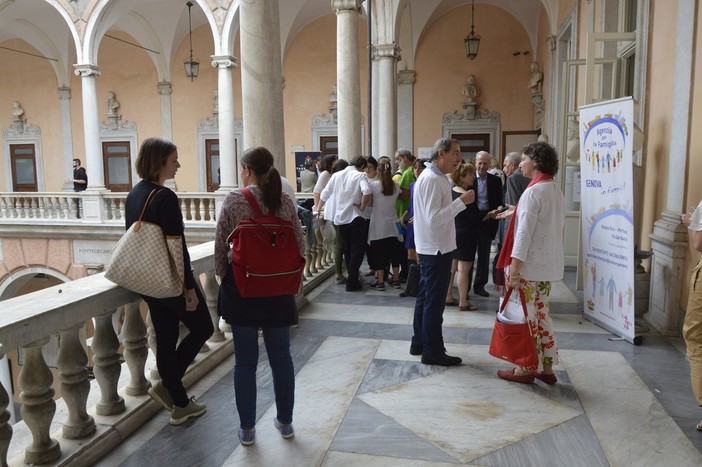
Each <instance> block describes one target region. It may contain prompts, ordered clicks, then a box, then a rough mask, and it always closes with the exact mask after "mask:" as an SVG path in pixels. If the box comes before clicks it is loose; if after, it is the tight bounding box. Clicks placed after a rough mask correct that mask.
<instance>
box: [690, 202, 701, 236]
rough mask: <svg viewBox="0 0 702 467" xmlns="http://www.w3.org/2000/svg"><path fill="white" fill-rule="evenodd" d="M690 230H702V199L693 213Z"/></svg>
mask: <svg viewBox="0 0 702 467" xmlns="http://www.w3.org/2000/svg"><path fill="white" fill-rule="evenodd" d="M688 229H690V230H695V231H700V230H702V201H700V204H698V205H697V207H696V208H695V210H694V211H692V215H691V216H690V227H688Z"/></svg>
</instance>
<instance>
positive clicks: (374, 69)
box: [370, 47, 381, 159]
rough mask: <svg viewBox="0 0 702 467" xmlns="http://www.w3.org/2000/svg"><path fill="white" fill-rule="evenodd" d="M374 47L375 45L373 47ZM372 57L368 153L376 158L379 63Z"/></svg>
mask: <svg viewBox="0 0 702 467" xmlns="http://www.w3.org/2000/svg"><path fill="white" fill-rule="evenodd" d="M374 49H375V47H374ZM373 58H374V60H372V61H371V70H372V73H373V86H372V90H371V96H372V97H371V99H372V101H371V102H373V106H372V108H371V112H372V113H371V117H372V118H371V126H372V128H371V132H372V135H373V139H372V140H371V152H370V153H371V155H373V157H375V158H376V159H377V158H378V157H379V156H381V154H379V153H378V151H379V146H378V133H379V131H380V130H379V127H378V125H379V123H378V122H379V121H380V115H379V112H378V99H379V97H378V96H379V92H378V87H379V85H378V68H379V64H378V60H375V53H374V54H373Z"/></svg>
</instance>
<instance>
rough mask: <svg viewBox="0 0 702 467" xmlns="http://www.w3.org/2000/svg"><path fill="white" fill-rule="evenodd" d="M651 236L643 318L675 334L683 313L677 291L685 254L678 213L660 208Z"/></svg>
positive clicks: (684, 232) (683, 280)
mask: <svg viewBox="0 0 702 467" xmlns="http://www.w3.org/2000/svg"><path fill="white" fill-rule="evenodd" d="M649 238H650V239H651V242H652V243H651V250H652V251H653V258H652V260H651V292H650V298H649V308H648V311H647V312H646V313H645V314H644V318H645V319H646V321H647V322H648V323H650V324H651V325H652V326H653V327H654V328H655V329H656V330H658V331H659V332H660V333H661V334H663V335H664V336H679V335H680V332H681V327H682V318H683V314H682V313H681V311H682V310H681V309H680V292H681V290H682V284H686V283H687V278H685V277H682V273H683V269H684V267H685V257H686V254H687V229H686V228H685V227H684V226H683V225H682V223H681V222H680V214H679V213H675V212H671V211H664V212H663V213H661V219H659V220H658V221H656V223H655V224H654V227H653V233H652V234H651V235H649Z"/></svg>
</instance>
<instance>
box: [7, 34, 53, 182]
mask: <svg viewBox="0 0 702 467" xmlns="http://www.w3.org/2000/svg"><path fill="white" fill-rule="evenodd" d="M0 45H2V46H3V47H7V48H10V49H15V50H22V51H25V52H29V53H32V54H37V55H41V54H40V52H39V51H38V50H36V49H35V48H34V47H32V46H31V45H29V44H28V43H27V42H25V41H23V40H21V39H12V40H7V41H3V42H2V43H0ZM0 59H2V60H3V61H4V62H5V63H8V64H11V66H3V67H0V83H2V85H1V86H0V126H2V128H5V127H8V126H11V125H12V102H13V101H18V102H19V103H20V104H21V105H22V108H23V109H24V115H22V118H23V119H26V120H27V124H30V125H36V126H38V127H39V128H40V129H41V139H42V148H43V158H44V167H36V170H37V172H39V171H43V174H44V183H45V186H44V190H45V191H60V190H61V187H62V186H63V182H64V177H63V173H64V170H63V159H62V154H61V152H62V151H61V148H62V145H61V144H60V141H61V131H62V129H61V126H60V125H59V124H58V117H57V116H58V115H59V112H60V110H59V100H58V95H57V93H56V92H57V91H56V90H57V87H58V84H57V80H56V74H55V73H54V69H53V67H52V66H51V64H50V63H49V61H48V60H46V59H44V58H39V57H33V56H29V55H25V54H21V53H18V52H12V51H9V50H4V49H0ZM3 157H4V155H3ZM6 178H8V177H7V174H6V162H5V161H3V163H2V164H0V191H12V184H11V183H10V184H9V186H8V184H7V182H6Z"/></svg>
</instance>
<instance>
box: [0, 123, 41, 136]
mask: <svg viewBox="0 0 702 467" xmlns="http://www.w3.org/2000/svg"><path fill="white" fill-rule="evenodd" d="M2 134H3V136H4V137H5V139H9V138H19V137H22V138H26V137H31V136H40V135H41V129H40V128H39V127H38V126H36V125H31V124H30V125H27V123H25V121H24V120H19V121H17V122H14V123H13V124H12V126H8V127H5V128H4V129H3V130H2Z"/></svg>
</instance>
